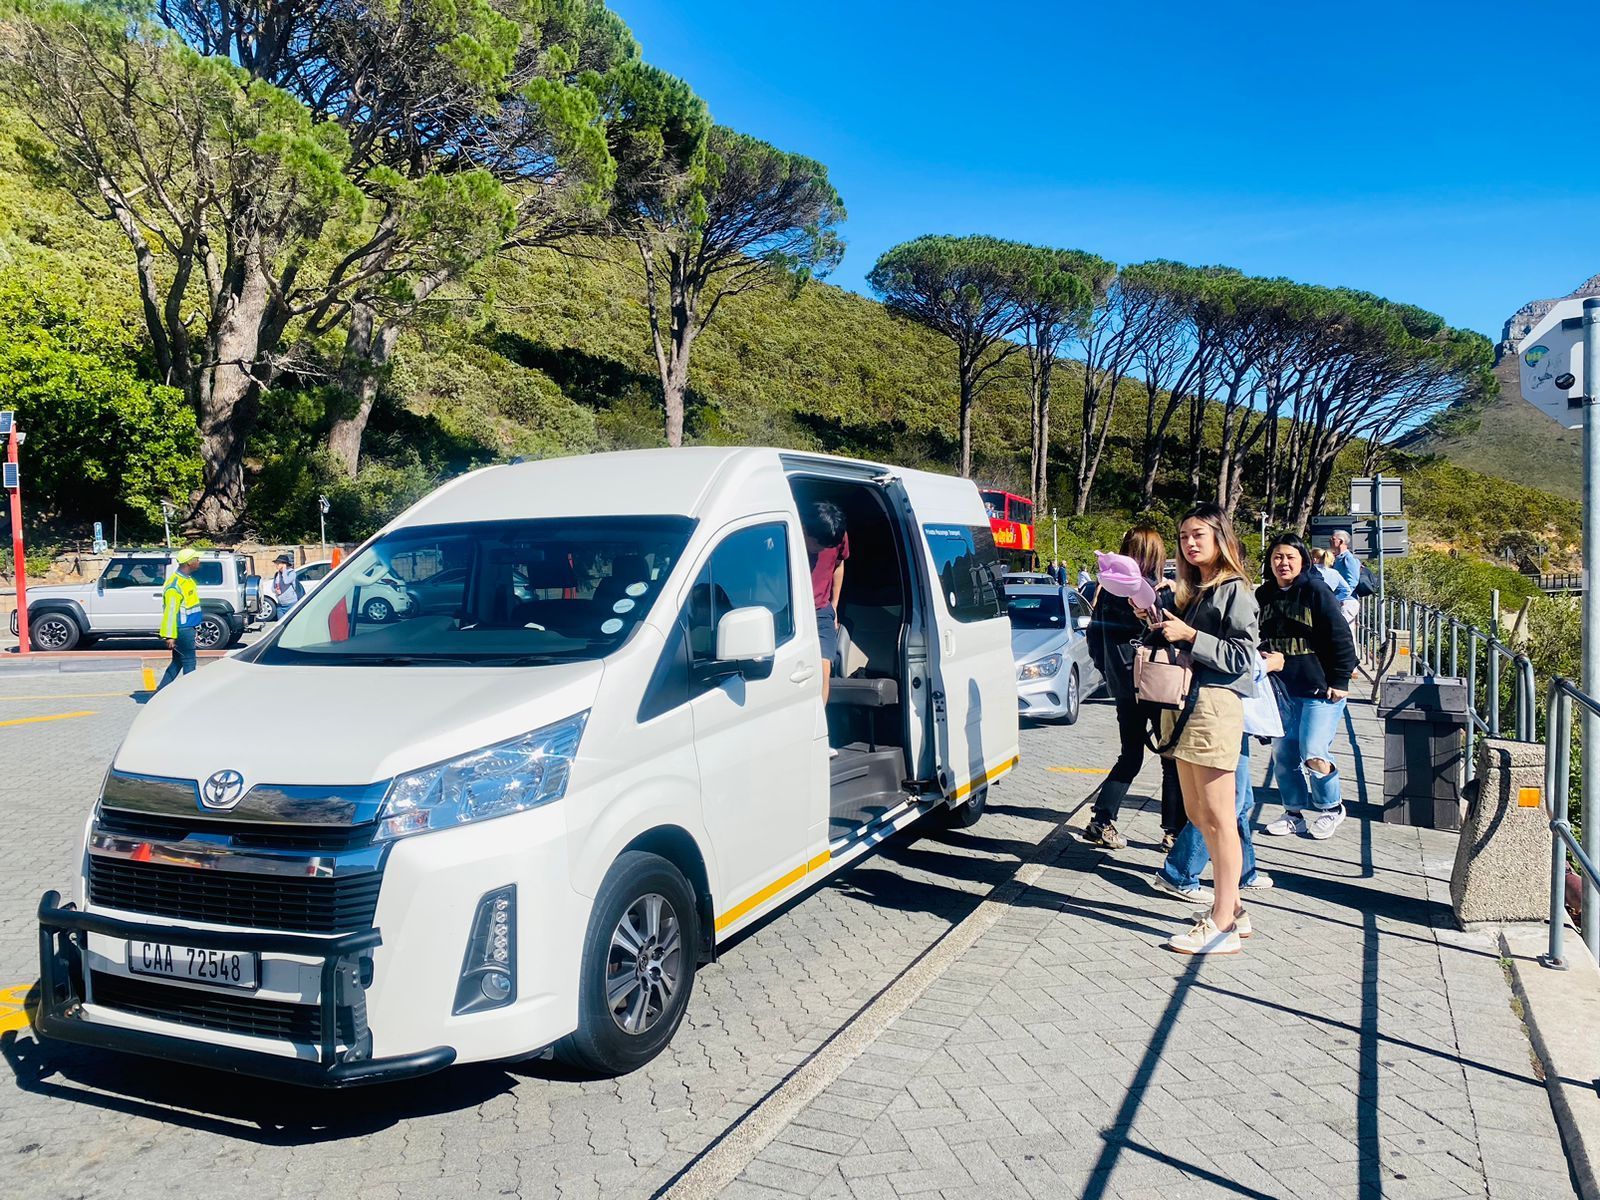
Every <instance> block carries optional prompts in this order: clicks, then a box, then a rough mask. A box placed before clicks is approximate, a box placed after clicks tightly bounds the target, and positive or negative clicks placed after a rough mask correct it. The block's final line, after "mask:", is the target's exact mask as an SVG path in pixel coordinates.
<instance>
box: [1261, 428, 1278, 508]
mask: <svg viewBox="0 0 1600 1200" xmlns="http://www.w3.org/2000/svg"><path fill="white" fill-rule="evenodd" d="M1265 493H1266V495H1265V498H1264V499H1263V500H1262V508H1261V511H1262V512H1264V513H1266V514H1267V520H1269V521H1271V520H1274V519H1275V517H1274V510H1276V508H1277V507H1278V413H1277V410H1276V409H1273V408H1269V409H1268V410H1267V485H1266V488H1265Z"/></svg>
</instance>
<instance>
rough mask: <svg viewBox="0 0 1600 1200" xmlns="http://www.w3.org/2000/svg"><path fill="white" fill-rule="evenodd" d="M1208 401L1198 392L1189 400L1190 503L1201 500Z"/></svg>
mask: <svg viewBox="0 0 1600 1200" xmlns="http://www.w3.org/2000/svg"><path fill="white" fill-rule="evenodd" d="M1205 431H1206V402H1205V397H1204V396H1203V395H1202V394H1201V393H1199V392H1196V393H1195V394H1194V396H1192V397H1191V398H1190V401H1189V503H1190V504H1196V503H1198V502H1199V500H1200V459H1201V455H1202V454H1204V452H1205V437H1204V434H1205Z"/></svg>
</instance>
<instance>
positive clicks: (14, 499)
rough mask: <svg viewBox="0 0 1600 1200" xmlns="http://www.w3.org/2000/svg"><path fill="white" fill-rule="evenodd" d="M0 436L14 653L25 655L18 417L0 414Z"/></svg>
mask: <svg viewBox="0 0 1600 1200" xmlns="http://www.w3.org/2000/svg"><path fill="white" fill-rule="evenodd" d="M0 433H3V434H5V438H6V464H5V472H4V482H5V487H6V491H8V492H10V493H11V568H12V571H13V573H14V574H15V575H16V577H17V653H18V654H28V653H30V652H31V651H32V649H33V647H32V645H31V644H30V642H29V640H28V555H27V547H26V546H24V545H23V541H22V468H21V466H20V465H19V464H18V462H17V448H18V447H19V446H21V445H22V442H23V438H24V436H25V435H24V434H23V432H22V431H21V430H20V429H18V428H17V415H16V413H13V412H0Z"/></svg>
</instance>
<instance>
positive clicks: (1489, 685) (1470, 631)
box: [1358, 596, 1539, 780]
mask: <svg viewBox="0 0 1600 1200" xmlns="http://www.w3.org/2000/svg"><path fill="white" fill-rule="evenodd" d="M1397 631H1404V632H1406V633H1407V634H1408V636H1409V638H1410V646H1409V647H1408V648H1407V649H1408V654H1409V660H1408V662H1407V664H1406V667H1405V671H1406V672H1407V673H1408V674H1412V675H1418V674H1421V675H1448V676H1451V677H1454V678H1460V677H1461V658H1462V652H1463V649H1464V650H1465V654H1466V660H1467V663H1466V665H1467V673H1466V679H1467V696H1468V700H1469V703H1468V715H1469V718H1470V721H1471V724H1470V726H1469V728H1468V738H1467V747H1466V750H1467V753H1466V764H1465V768H1466V778H1467V779H1468V780H1471V779H1472V778H1473V777H1474V775H1475V773H1476V771H1477V762H1476V755H1475V750H1476V747H1475V744H1474V740H1475V738H1476V737H1478V736H1479V735H1482V736H1485V737H1492V738H1498V737H1501V736H1503V731H1502V728H1501V715H1502V712H1503V710H1504V707H1505V702H1504V700H1503V699H1502V697H1501V682H1502V671H1501V668H1502V665H1505V666H1508V667H1509V668H1510V670H1511V672H1512V675H1511V679H1512V689H1511V705H1512V731H1513V732H1512V736H1513V737H1514V738H1515V740H1517V741H1519V742H1531V741H1534V740H1535V730H1536V729H1537V725H1538V722H1537V708H1536V700H1537V697H1538V688H1539V683H1538V680H1537V678H1536V677H1535V676H1534V672H1533V661H1532V660H1531V659H1529V658H1528V656H1527V655H1526V654H1519V653H1518V652H1517V651H1516V650H1514V649H1512V648H1511V647H1510V646H1508V645H1506V644H1505V643H1504V642H1502V641H1501V640H1500V639H1499V637H1497V636H1496V634H1495V633H1493V632H1485V631H1484V630H1482V629H1479V628H1478V627H1477V626H1476V625H1473V624H1470V623H1469V622H1466V621H1463V620H1461V619H1460V618H1459V617H1455V616H1452V615H1451V614H1450V613H1448V612H1445V611H1444V610H1443V609H1441V608H1436V607H1434V606H1433V605H1431V604H1422V603H1420V602H1418V601H1414V600H1403V599H1400V598H1397V597H1390V598H1386V599H1385V600H1384V601H1383V604H1382V606H1381V608H1380V606H1379V603H1378V598H1377V597H1376V596H1368V597H1366V598H1365V599H1363V600H1362V604H1361V617H1360V622H1359V626H1358V640H1359V643H1360V648H1361V650H1362V651H1363V652H1364V653H1365V655H1366V657H1367V659H1368V661H1371V662H1377V663H1380V664H1382V666H1381V669H1380V671H1379V673H1378V677H1377V679H1375V680H1374V686H1375V688H1376V687H1377V686H1380V685H1381V684H1382V680H1383V675H1384V673H1385V672H1386V671H1387V670H1388V668H1389V666H1390V665H1391V664H1392V662H1393V659H1394V653H1393V647H1392V644H1391V643H1392V642H1393V641H1394V638H1395V634H1396V632H1397ZM1447 643H1448V645H1447ZM1447 650H1448V654H1447ZM1386 651H1388V653H1387V654H1386ZM1480 659H1481V666H1482V670H1483V675H1484V685H1485V686H1484V692H1483V706H1482V708H1481V709H1480V708H1479V704H1478V680H1479V668H1480ZM1447 663H1448V665H1449V670H1448V671H1447V670H1445V666H1446V664H1447ZM1374 699H1376V695H1374Z"/></svg>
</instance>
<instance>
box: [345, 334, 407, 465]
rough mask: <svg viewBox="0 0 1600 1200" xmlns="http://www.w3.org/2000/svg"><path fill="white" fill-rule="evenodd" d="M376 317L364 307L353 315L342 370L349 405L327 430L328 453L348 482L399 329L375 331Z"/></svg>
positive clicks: (346, 338) (357, 457)
mask: <svg viewBox="0 0 1600 1200" xmlns="http://www.w3.org/2000/svg"><path fill="white" fill-rule="evenodd" d="M376 321H377V317H376V314H374V313H373V311H372V309H371V308H370V307H369V306H367V305H365V304H358V305H356V306H355V307H354V308H353V309H352V310H351V313H350V329H349V332H348V334H347V335H346V337H345V344H344V362H343V365H342V367H341V370H340V379H341V381H342V383H343V390H344V393H345V398H346V402H347V403H348V404H349V406H350V407H349V408H347V409H346V410H345V411H344V412H343V413H341V414H340V415H339V416H338V417H336V418H335V419H334V421H333V424H332V425H331V426H330V427H329V429H328V450H329V452H330V453H331V454H332V455H333V457H334V461H336V462H337V463H338V464H339V468H340V470H341V471H343V472H344V475H345V477H346V478H348V479H354V478H355V477H356V467H357V465H358V464H359V463H360V460H361V439H362V438H363V437H365V436H366V432H367V421H368V420H369V419H370V418H371V416H372V405H373V402H374V401H376V400H377V398H378V387H379V381H380V380H381V378H382V376H383V371H384V369H385V368H386V367H387V366H388V365H389V360H390V359H391V358H392V357H393V356H394V347H395V343H397V342H398V341H399V340H400V328H399V326H398V325H394V324H390V325H385V326H382V327H381V328H379V329H377V330H376V331H374V328H373V326H374V324H375V323H376Z"/></svg>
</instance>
